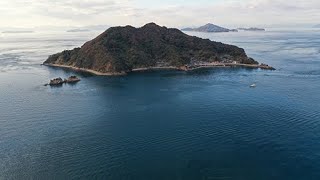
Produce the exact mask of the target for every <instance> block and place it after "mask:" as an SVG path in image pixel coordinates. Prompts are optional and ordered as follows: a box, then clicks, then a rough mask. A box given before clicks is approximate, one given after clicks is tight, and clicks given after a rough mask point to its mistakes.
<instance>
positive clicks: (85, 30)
mask: <svg viewBox="0 0 320 180" xmlns="http://www.w3.org/2000/svg"><path fill="white" fill-rule="evenodd" d="M89 31H90V30H89V29H69V30H67V32H70V33H74V32H89Z"/></svg>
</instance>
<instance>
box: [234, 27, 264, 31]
mask: <svg viewBox="0 0 320 180" xmlns="http://www.w3.org/2000/svg"><path fill="white" fill-rule="evenodd" d="M238 30H241V31H266V30H265V29H263V28H256V27H251V28H238Z"/></svg>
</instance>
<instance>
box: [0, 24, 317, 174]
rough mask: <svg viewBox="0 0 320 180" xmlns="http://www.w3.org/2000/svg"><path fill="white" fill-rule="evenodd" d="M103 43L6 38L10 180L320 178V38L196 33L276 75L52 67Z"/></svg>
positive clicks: (1, 61) (1, 122)
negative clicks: (60, 58) (70, 53)
mask: <svg viewBox="0 0 320 180" xmlns="http://www.w3.org/2000/svg"><path fill="white" fill-rule="evenodd" d="M99 33H101V32H96V31H92V32H73V33H71V32H69V33H67V32H63V31H61V32H58V31H57V32H54V31H52V32H49V31H48V32H34V33H0V179H5V180H7V179H9V180H10V179H23V180H28V179H30V180H31V179H59V180H60V179H108V180H175V179H177V180H198V179H199V180H270V179H272V180H278V179H279V180H285V179H288V180H318V179H320V38H319V37H320V29H297V30H294V29H289V30H286V29H269V30H268V31H266V32H238V33H190V32H189V34H190V35H193V36H198V37H201V38H204V39H210V40H213V41H219V42H223V43H228V44H233V45H237V46H239V47H242V48H244V49H245V50H246V53H247V55H248V56H250V57H253V58H254V59H256V60H258V61H260V62H263V63H267V64H269V65H271V66H273V67H275V68H276V69H277V70H275V71H268V70H258V69H246V68H213V69H205V70H198V71H193V72H179V71H149V72H139V73H138V72H136V73H131V74H129V75H128V76H114V77H110V76H95V75H92V74H88V73H83V72H76V71H73V70H68V69H63V68H52V67H47V66H42V65H41V63H43V62H44V61H45V60H46V58H47V57H48V56H49V55H51V54H54V53H57V52H60V51H62V50H65V49H73V48H75V47H80V46H81V45H82V44H84V43H85V42H86V41H88V40H90V39H93V38H94V37H95V36H97V35H98V34H99ZM71 75H76V76H78V77H80V78H81V81H80V82H79V83H77V84H67V85H63V86H60V87H50V86H44V84H46V83H48V81H49V80H50V79H52V78H56V77H62V78H67V77H69V76H71ZM252 84H256V87H255V88H250V85H252Z"/></svg>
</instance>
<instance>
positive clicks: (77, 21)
mask: <svg viewBox="0 0 320 180" xmlns="http://www.w3.org/2000/svg"><path fill="white" fill-rule="evenodd" d="M319 10H320V0H291V1H288V0H197V1H194V0H154V1H152V0H1V1H0V27H38V26H88V25H126V24H131V25H134V26H141V25H143V24H145V23H148V22H155V23H158V24H160V25H165V26H169V27H186V26H195V25H202V24H205V23H208V22H211V23H215V24H218V25H224V26H227V27H237V26H265V25H294V24H320V22H319V21H318V20H319V19H320V11H319Z"/></svg>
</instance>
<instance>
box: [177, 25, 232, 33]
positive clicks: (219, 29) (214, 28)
mask: <svg viewBox="0 0 320 180" xmlns="http://www.w3.org/2000/svg"><path fill="white" fill-rule="evenodd" d="M181 30H182V31H195V32H214V33H215V32H238V30H236V29H227V28H224V27H221V26H217V25H215V24H211V23H208V24H206V25H204V26H200V27H198V28H184V29H181Z"/></svg>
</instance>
